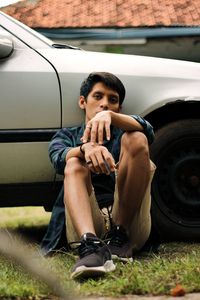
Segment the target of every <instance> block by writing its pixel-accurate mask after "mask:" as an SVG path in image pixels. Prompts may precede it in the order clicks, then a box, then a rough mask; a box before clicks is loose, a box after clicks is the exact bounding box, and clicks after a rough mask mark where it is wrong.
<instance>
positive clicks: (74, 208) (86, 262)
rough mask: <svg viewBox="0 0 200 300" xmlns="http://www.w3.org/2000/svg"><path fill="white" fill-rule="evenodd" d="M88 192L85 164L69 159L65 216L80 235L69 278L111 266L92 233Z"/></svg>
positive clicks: (105, 249) (102, 271)
mask: <svg viewBox="0 0 200 300" xmlns="http://www.w3.org/2000/svg"><path fill="white" fill-rule="evenodd" d="M91 192H92V185H91V178H90V172H89V169H88V168H87V166H86V164H85V163H84V162H82V161H81V160H79V159H78V158H71V159H69V160H68V162H67V165H66V168H65V178H64V199H65V205H66V210H67V217H69V218H70V223H71V224H72V226H73V228H74V230H75V231H76V233H77V234H78V237H79V238H80V246H79V249H78V250H79V257H80V258H79V260H78V261H77V262H76V264H75V265H74V267H73V269H72V278H83V277H94V276H99V275H103V274H105V273H106V272H110V271H113V270H114V269H115V265H114V264H113V262H112V259H111V253H110V251H109V249H108V247H107V245H105V244H104V243H103V242H102V241H101V240H100V239H99V238H97V236H96V232H95V228H94V222H93V218H92V215H93V214H92V209H91V203H90V197H89V195H90V194H91ZM94 200H95V199H94ZM67 221H68V220H67ZM99 221H101V220H99ZM72 235H73V234H72Z"/></svg>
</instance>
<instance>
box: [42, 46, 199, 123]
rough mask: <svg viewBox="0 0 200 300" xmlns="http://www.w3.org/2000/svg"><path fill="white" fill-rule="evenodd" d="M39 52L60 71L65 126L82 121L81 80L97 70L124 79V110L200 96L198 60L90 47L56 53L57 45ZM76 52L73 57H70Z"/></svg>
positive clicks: (140, 111) (137, 110)
mask: <svg viewBox="0 0 200 300" xmlns="http://www.w3.org/2000/svg"><path fill="white" fill-rule="evenodd" d="M39 52H40V53H42V55H43V56H45V57H46V58H47V59H48V60H49V61H52V62H53V64H54V66H55V68H56V70H57V72H58V74H59V78H60V82H61V91H62V99H63V126H70V125H74V124H77V123H80V120H82V119H83V113H82V112H81V111H80V110H79V107H78V104H77V102H78V97H79V89H80V84H81V82H82V80H83V79H84V78H85V77H86V76H87V74H89V73H90V72H93V71H95V70H98V71H103V70H107V71H109V72H112V73H114V74H116V75H117V76H118V77H119V78H120V79H121V80H122V81H123V83H124V84H125V87H126V91H127V93H126V100H125V103H124V105H123V112H124V113H128V114H134V113H135V114H140V115H142V116H145V115H146V114H147V113H149V112H151V111H152V110H153V109H155V108H158V107H160V106H162V105H164V104H165V103H167V102H168V101H169V99H182V100H184V99H186V98H187V97H189V96H190V98H194V99H195V97H198V96H200V65H198V64H196V63H192V62H182V61H174V60H170V59H158V58H153V57H152V58H150V57H141V56H132V55H119V54H108V53H95V52H86V51H74V50H67V52H66V51H65V50H63V49H60V50H59V52H60V53H59V55H56V49H55V50H53V51H52V50H50V49H42V50H39ZM54 52H55V54H54ZM72 56H73V60H72V59H70V58H71V57H72ZM161 66H162V67H161ZM186 69H187V72H185V70H186Z"/></svg>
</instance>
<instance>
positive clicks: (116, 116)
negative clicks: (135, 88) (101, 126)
mask: <svg viewBox="0 0 200 300" xmlns="http://www.w3.org/2000/svg"><path fill="white" fill-rule="evenodd" d="M110 113H111V120H112V121H111V122H112V125H114V126H115V127H118V128H121V129H122V130H124V131H135V130H138V131H143V130H144V128H143V126H142V125H141V124H140V123H139V122H138V121H137V120H135V119H134V118H133V117H132V116H129V115H125V114H120V113H115V112H112V111H111V112H110Z"/></svg>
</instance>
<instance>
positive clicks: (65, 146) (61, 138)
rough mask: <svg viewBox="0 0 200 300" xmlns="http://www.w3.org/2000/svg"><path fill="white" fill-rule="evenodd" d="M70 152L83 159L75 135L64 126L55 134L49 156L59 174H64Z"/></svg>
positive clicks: (50, 145)
mask: <svg viewBox="0 0 200 300" xmlns="http://www.w3.org/2000/svg"><path fill="white" fill-rule="evenodd" d="M68 153H71V154H72V155H71V156H76V157H80V158H82V159H83V154H82V153H81V151H80V147H76V146H75V141H74V136H73V135H72V133H71V132H70V131H69V130H68V129H67V128H64V129H61V130H59V131H58V132H57V133H56V134H55V135H54V136H53V138H52V140H51V142H50V144H49V157H50V160H51V162H52V164H53V166H54V168H55V170H56V172H57V173H58V174H62V175H63V174H64V168H65V165H66V156H67V154H68Z"/></svg>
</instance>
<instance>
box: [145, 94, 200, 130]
mask: <svg viewBox="0 0 200 300" xmlns="http://www.w3.org/2000/svg"><path fill="white" fill-rule="evenodd" d="M199 110H200V97H199V99H198V100H196V99H194V100H192V98H191V99H190V100H188V101H186V100H180V99H175V100H173V101H170V102H168V103H166V104H165V105H163V106H161V107H159V108H157V109H156V110H154V111H152V112H150V113H148V114H147V115H145V116H144V118H145V119H146V120H148V121H149V122H150V123H151V125H152V126H153V127H154V130H155V131H156V130H157V129H159V128H161V127H163V126H164V125H167V124H169V123H171V122H174V121H178V120H183V119H190V118H193V119H198V118H199Z"/></svg>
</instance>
